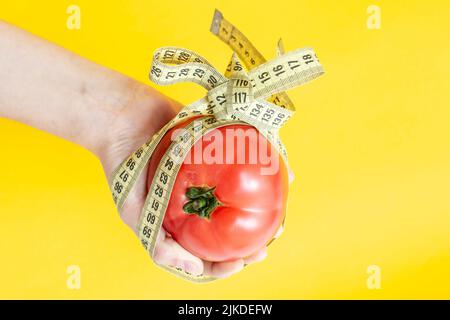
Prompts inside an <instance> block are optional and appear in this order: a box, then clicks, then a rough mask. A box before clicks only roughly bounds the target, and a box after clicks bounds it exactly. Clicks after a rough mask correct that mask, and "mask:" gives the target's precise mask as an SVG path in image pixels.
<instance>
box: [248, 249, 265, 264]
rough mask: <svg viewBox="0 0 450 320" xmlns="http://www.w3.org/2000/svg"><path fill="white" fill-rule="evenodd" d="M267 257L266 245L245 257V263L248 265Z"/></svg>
mask: <svg viewBox="0 0 450 320" xmlns="http://www.w3.org/2000/svg"><path fill="white" fill-rule="evenodd" d="M266 257H267V248H266V247H264V248H262V249H261V250H259V251H257V252H255V253H254V254H252V255H250V256H248V257H247V258H245V259H244V263H245V264H246V265H247V264H251V263H256V262H261V261H263V260H264V259H265V258H266Z"/></svg>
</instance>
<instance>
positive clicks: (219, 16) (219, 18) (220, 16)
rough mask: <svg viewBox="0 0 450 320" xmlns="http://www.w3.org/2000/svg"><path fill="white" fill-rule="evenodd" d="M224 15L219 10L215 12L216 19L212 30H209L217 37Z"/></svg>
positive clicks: (212, 24)
mask: <svg viewBox="0 0 450 320" xmlns="http://www.w3.org/2000/svg"><path fill="white" fill-rule="evenodd" d="M222 19H223V14H222V12H220V11H219V10H217V9H215V10H214V17H213V20H212V22H211V28H210V29H209V30H210V31H211V32H212V33H214V34H215V35H219V28H220V23H221V22H222Z"/></svg>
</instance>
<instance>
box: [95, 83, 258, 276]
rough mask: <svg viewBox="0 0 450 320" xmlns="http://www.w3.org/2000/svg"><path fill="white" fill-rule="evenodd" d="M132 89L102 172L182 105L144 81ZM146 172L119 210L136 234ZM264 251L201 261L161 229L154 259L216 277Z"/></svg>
mask: <svg viewBox="0 0 450 320" xmlns="http://www.w3.org/2000/svg"><path fill="white" fill-rule="evenodd" d="M131 90H133V91H134V92H133V96H134V97H135V98H134V99H133V100H132V101H131V105H130V106H127V107H126V108H127V109H128V112H125V113H123V114H122V115H121V118H120V119H117V122H116V123H115V124H114V126H112V128H114V129H113V131H112V132H110V133H109V135H112V136H115V137H120V138H118V139H117V140H114V141H111V145H110V146H108V148H105V150H108V151H107V152H106V153H105V154H104V155H103V156H102V157H100V160H101V162H102V164H103V167H104V170H105V174H106V176H107V177H110V175H111V173H112V171H113V170H114V169H115V167H116V166H117V165H119V164H120V162H121V161H122V160H123V159H125V158H126V157H127V156H129V155H130V154H131V153H132V152H133V151H135V150H136V149H137V148H138V147H139V146H141V145H142V144H143V143H144V142H145V141H147V140H148V138H149V137H151V136H152V135H153V134H154V133H155V132H157V131H158V130H159V129H160V128H161V127H162V126H163V125H165V124H166V123H167V122H168V121H169V120H171V119H172V118H173V117H174V116H175V112H176V111H178V110H179V109H180V108H181V106H180V104H179V103H177V102H175V101H173V100H170V99H169V98H166V97H164V96H162V95H161V94H159V93H158V92H156V91H154V90H152V89H151V88H149V87H146V86H143V85H140V84H139V85H136V86H135V87H134V88H132V89H131ZM146 172H147V170H146V169H144V171H143V173H142V175H141V177H140V178H139V179H138V181H137V182H136V185H135V186H134V188H133V190H132V191H131V193H130V194H129V197H128V199H127V201H126V203H125V206H124V208H123V210H122V215H121V216H122V219H123V220H124V222H125V223H126V224H127V225H128V226H129V227H130V228H132V229H133V231H134V232H135V233H136V234H137V227H138V220H139V215H140V213H141V210H142V207H143V206H144V203H145V198H146V196H147V192H146V181H147V175H146V174H145V173H146ZM266 255H267V251H266V248H263V249H261V250H260V251H258V252H255V253H254V254H253V255H251V256H249V257H247V258H245V259H237V260H234V261H228V262H220V263H219V262H209V261H202V260H201V259H199V258H198V257H196V256H194V255H192V254H191V253H189V252H188V251H186V250H185V249H183V248H182V247H181V246H180V245H179V244H178V243H177V242H176V241H175V240H174V239H172V237H171V236H170V235H169V234H168V233H166V232H165V230H163V229H161V231H160V233H159V235H158V239H157V244H156V247H155V254H154V257H153V259H154V260H155V262H156V263H158V264H160V265H167V266H173V267H178V268H181V269H183V270H185V271H187V272H189V273H191V274H194V275H200V274H205V275H211V276H214V277H217V278H224V277H228V276H230V275H232V274H234V273H236V272H239V271H240V270H241V269H242V268H243V267H244V266H245V265H248V264H250V263H255V262H259V261H261V260H263V259H264V258H265V257H266Z"/></svg>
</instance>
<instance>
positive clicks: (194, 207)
mask: <svg viewBox="0 0 450 320" xmlns="http://www.w3.org/2000/svg"><path fill="white" fill-rule="evenodd" d="M215 188H216V187H212V188H210V187H189V188H188V189H187V191H186V197H187V198H188V199H189V201H188V202H186V203H185V204H184V206H183V210H184V212H185V213H187V214H196V215H198V216H199V217H200V218H205V219H209V218H210V217H211V214H212V213H213V211H214V209H215V208H217V207H218V206H220V205H221V203H220V202H219V201H218V200H217V198H216V196H215V194H214V189H215Z"/></svg>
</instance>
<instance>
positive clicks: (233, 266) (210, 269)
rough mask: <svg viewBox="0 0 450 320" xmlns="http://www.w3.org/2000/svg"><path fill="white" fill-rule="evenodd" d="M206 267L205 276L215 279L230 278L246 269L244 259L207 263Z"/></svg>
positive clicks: (205, 263)
mask: <svg viewBox="0 0 450 320" xmlns="http://www.w3.org/2000/svg"><path fill="white" fill-rule="evenodd" d="M204 266H205V268H204V271H205V275H209V276H212V277H215V278H228V277H229V276H231V275H233V274H235V273H238V272H239V271H241V270H242V269H243V268H244V259H237V260H233V261H227V262H209V261H205V262H204Z"/></svg>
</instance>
